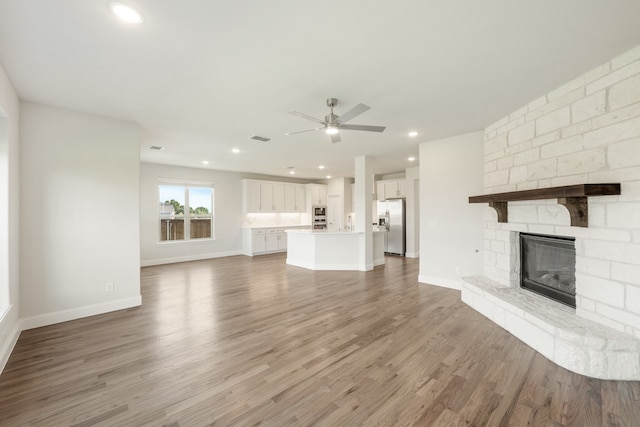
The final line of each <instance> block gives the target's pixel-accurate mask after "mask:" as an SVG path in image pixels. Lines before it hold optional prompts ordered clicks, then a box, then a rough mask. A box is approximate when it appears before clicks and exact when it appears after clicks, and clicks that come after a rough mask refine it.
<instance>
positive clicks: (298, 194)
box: [284, 184, 307, 212]
mask: <svg viewBox="0 0 640 427" xmlns="http://www.w3.org/2000/svg"><path fill="white" fill-rule="evenodd" d="M306 194H307V191H306V189H305V186H304V185H302V184H285V186H284V212H304V211H305V203H306V200H307V198H306Z"/></svg>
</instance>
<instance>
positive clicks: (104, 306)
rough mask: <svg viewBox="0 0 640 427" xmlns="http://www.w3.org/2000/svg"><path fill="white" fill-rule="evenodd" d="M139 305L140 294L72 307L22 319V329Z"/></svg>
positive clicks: (140, 300)
mask: <svg viewBox="0 0 640 427" xmlns="http://www.w3.org/2000/svg"><path fill="white" fill-rule="evenodd" d="M139 305H142V297H141V296H140V295H138V296H136V297H131V298H125V299H120V300H116V301H109V302H105V303H101V304H93V305H86V306H84V307H78V308H72V309H69V310H61V311H56V312H53V313H46V314H39V315H37V316H31V317H25V318H22V319H20V329H21V330H23V331H26V330H27V329H34V328H40V327H42V326H49V325H53V324H56V323H62V322H68V321H69V320H76V319H81V318H83V317H89V316H95V315H96V314H104V313H109V312H111V311H117V310H124V309H125V308H131V307H137V306H139Z"/></svg>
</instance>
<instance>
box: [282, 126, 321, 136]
mask: <svg viewBox="0 0 640 427" xmlns="http://www.w3.org/2000/svg"><path fill="white" fill-rule="evenodd" d="M320 129H324V126H322V127H319V128H313V129H304V130H297V131H295V132H287V133H285V135H295V134H296V133H302V132H311V131H312V130H320Z"/></svg>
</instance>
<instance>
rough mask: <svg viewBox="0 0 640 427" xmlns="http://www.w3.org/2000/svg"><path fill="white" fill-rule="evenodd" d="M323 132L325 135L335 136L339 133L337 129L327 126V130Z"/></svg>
mask: <svg viewBox="0 0 640 427" xmlns="http://www.w3.org/2000/svg"><path fill="white" fill-rule="evenodd" d="M325 132H326V133H327V135H335V134H337V133H338V132H339V131H338V128H337V127H335V126H327V130H325Z"/></svg>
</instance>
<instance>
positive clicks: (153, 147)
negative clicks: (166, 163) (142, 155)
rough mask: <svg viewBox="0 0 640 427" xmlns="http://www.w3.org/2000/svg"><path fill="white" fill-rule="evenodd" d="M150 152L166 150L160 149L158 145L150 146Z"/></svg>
mask: <svg viewBox="0 0 640 427" xmlns="http://www.w3.org/2000/svg"><path fill="white" fill-rule="evenodd" d="M149 150H158V151H160V150H164V147H158V146H157V145H150V146H149Z"/></svg>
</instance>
